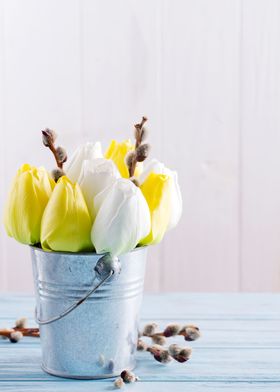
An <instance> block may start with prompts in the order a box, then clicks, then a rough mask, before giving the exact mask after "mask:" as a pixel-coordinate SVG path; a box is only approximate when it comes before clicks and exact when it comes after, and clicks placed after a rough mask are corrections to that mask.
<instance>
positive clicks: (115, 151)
mask: <svg viewBox="0 0 280 392" xmlns="http://www.w3.org/2000/svg"><path fill="white" fill-rule="evenodd" d="M133 150H134V146H133V145H132V144H131V142H130V140H125V141H124V142H122V143H118V142H117V141H116V140H112V141H111V144H110V146H109V148H108V150H107V151H106V153H105V158H107V159H111V160H112V161H113V162H114V163H115V165H116V166H117V168H118V169H119V172H120V174H121V176H122V177H124V178H129V171H128V167H127V164H126V156H127V154H128V153H129V152H130V151H133ZM141 171H142V166H141V165H139V164H138V165H137V166H136V169H135V173H134V174H135V175H136V176H138V175H139V174H140V172H141Z"/></svg>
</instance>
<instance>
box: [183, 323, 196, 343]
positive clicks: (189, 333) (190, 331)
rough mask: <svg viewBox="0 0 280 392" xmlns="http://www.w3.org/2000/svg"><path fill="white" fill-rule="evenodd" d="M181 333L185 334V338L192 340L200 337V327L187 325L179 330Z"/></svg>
mask: <svg viewBox="0 0 280 392" xmlns="http://www.w3.org/2000/svg"><path fill="white" fill-rule="evenodd" d="M179 334H180V335H183V336H184V338H185V340H187V341H192V340H196V339H198V338H199V337H200V331H199V328H198V327H196V326H195V325H185V326H184V327H183V328H182V329H181V331H180V332H179Z"/></svg>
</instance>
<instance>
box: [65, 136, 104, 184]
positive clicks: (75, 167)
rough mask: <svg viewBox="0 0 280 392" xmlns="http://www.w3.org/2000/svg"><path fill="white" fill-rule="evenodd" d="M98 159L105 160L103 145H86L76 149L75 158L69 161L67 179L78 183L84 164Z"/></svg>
mask: <svg viewBox="0 0 280 392" xmlns="http://www.w3.org/2000/svg"><path fill="white" fill-rule="evenodd" d="M96 158H103V154H102V149H101V144H100V143H99V142H97V143H95V144H94V143H86V144H84V145H83V146H80V147H78V148H77V149H76V151H75V152H74V154H73V156H72V157H71V158H70V159H69V163H68V166H67V168H66V170H65V172H66V175H67V177H68V178H69V179H70V180H71V181H72V182H77V181H78V179H79V177H80V175H81V171H82V167H83V162H84V161H85V160H87V161H91V160H93V159H96Z"/></svg>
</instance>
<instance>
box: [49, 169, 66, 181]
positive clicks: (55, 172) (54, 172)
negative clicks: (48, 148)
mask: <svg viewBox="0 0 280 392" xmlns="http://www.w3.org/2000/svg"><path fill="white" fill-rule="evenodd" d="M51 175H52V178H53V179H54V180H55V182H57V181H58V180H59V179H60V177H62V176H65V173H64V171H63V170H62V169H59V168H56V169H54V170H52V172H51Z"/></svg>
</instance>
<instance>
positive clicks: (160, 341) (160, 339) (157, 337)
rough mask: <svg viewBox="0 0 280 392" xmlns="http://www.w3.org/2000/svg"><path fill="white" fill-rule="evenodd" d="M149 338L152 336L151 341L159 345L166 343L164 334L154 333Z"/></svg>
mask: <svg viewBox="0 0 280 392" xmlns="http://www.w3.org/2000/svg"><path fill="white" fill-rule="evenodd" d="M151 338H152V341H153V343H155V344H159V345H160V346H164V345H165V343H166V339H165V337H164V336H161V335H157V334H155V335H153V336H151Z"/></svg>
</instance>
